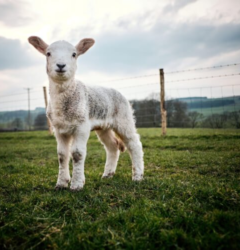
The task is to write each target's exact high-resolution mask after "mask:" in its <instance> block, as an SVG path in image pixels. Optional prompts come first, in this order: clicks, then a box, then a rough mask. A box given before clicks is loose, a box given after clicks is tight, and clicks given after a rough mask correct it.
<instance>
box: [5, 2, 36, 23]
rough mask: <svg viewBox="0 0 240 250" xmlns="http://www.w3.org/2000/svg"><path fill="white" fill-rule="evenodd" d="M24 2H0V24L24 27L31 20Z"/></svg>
mask: <svg viewBox="0 0 240 250" xmlns="http://www.w3.org/2000/svg"><path fill="white" fill-rule="evenodd" d="M29 13H30V12H29V8H28V5H27V3H25V2H24V1H13V0H9V1H0V22H2V23H4V25H6V26H10V27H16V26H24V25H26V24H28V23H29V22H31V20H32V19H33V18H32V17H31V16H29Z"/></svg>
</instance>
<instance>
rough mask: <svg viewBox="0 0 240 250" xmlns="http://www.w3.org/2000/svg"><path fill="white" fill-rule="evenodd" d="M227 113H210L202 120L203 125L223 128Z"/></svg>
mask: <svg viewBox="0 0 240 250" xmlns="http://www.w3.org/2000/svg"><path fill="white" fill-rule="evenodd" d="M227 118H228V116H227V114H226V113H223V114H212V115H210V116H208V117H207V118H206V119H205V120H204V125H205V126H206V127H209V126H210V127H211V128H223V127H224V125H225V123H226V122H227Z"/></svg>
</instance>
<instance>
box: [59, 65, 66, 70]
mask: <svg viewBox="0 0 240 250" xmlns="http://www.w3.org/2000/svg"><path fill="white" fill-rule="evenodd" d="M57 66H58V68H59V69H63V68H64V67H65V66H66V64H57Z"/></svg>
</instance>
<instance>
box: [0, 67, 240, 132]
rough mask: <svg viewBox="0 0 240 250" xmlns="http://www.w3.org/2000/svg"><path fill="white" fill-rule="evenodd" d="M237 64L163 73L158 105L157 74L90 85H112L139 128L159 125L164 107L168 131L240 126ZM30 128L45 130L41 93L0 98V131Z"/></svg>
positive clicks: (28, 91) (23, 92)
mask: <svg viewBox="0 0 240 250" xmlns="http://www.w3.org/2000/svg"><path fill="white" fill-rule="evenodd" d="M239 65H240V63H235V64H228V65H219V66H213V67H205V68H195V69H186V70H181V71H168V70H165V73H164V78H165V91H162V93H165V103H164V102H163V101H162V102H160V80H159V77H160V74H159V73H158V72H156V73H155V74H151V73H150V74H147V75H141V76H134V77H127V78H119V79H113V80H107V81H100V82H96V83H94V84H98V85H102V86H106V87H113V88H115V89H117V90H118V91H120V92H121V93H122V94H123V95H124V96H126V97H127V99H128V100H129V101H130V102H131V104H132V107H133V109H134V112H135V117H136V125H137V127H160V126H161V122H162V117H161V114H163V112H161V109H162V110H166V114H167V121H166V122H167V126H168V127H192V128H194V127H199V126H201V127H212V128H227V127H232V128H240V82H239V79H240V73H239V72H240V71H239ZM164 104H165V105H164ZM161 105H162V106H161ZM33 129H47V120H46V116H45V101H44V95H43V89H42V88H41V87H39V88H32V89H29V88H27V89H22V90H21V91H19V92H16V93H12V94H8V95H0V130H2V131H3V130H4V131H6V130H10V131H12V130H33Z"/></svg>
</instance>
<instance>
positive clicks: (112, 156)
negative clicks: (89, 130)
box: [96, 129, 125, 178]
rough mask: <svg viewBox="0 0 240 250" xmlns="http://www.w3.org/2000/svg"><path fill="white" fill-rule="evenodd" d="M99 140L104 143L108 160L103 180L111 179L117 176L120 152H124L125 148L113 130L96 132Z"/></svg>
mask: <svg viewBox="0 0 240 250" xmlns="http://www.w3.org/2000/svg"><path fill="white" fill-rule="evenodd" d="M96 133H97V136H98V138H99V140H100V141H101V142H102V143H103V145H104V148H105V150H106V154H107V159H106V164H105V168H104V173H103V176H102V178H109V177H112V176H113V175H114V174H115V171H116V168H117V162H118V158H119V154H120V151H122V152H123V151H124V149H125V147H124V144H123V143H122V141H120V140H118V139H117V138H116V137H115V134H114V132H113V131H112V130H111V129H107V130H96Z"/></svg>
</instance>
